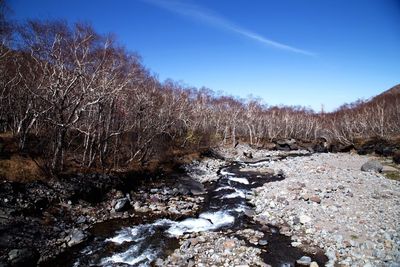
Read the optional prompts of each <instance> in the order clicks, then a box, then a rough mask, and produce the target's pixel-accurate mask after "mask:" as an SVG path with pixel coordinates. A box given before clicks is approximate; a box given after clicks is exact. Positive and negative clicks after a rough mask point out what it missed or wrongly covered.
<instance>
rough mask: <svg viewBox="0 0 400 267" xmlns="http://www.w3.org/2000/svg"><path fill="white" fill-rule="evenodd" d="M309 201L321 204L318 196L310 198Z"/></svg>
mask: <svg viewBox="0 0 400 267" xmlns="http://www.w3.org/2000/svg"><path fill="white" fill-rule="evenodd" d="M310 201H312V202H315V203H318V204H319V203H321V199H320V198H319V197H318V196H311V197H310Z"/></svg>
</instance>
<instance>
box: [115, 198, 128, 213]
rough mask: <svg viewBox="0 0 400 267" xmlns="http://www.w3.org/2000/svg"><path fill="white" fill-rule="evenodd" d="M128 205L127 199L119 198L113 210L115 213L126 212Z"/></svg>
mask: <svg viewBox="0 0 400 267" xmlns="http://www.w3.org/2000/svg"><path fill="white" fill-rule="evenodd" d="M129 207H130V203H129V200H128V199H127V198H121V199H118V200H117V203H115V205H114V210H115V211H117V212H121V211H126V210H127V209H129Z"/></svg>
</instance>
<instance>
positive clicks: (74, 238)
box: [65, 229, 88, 247]
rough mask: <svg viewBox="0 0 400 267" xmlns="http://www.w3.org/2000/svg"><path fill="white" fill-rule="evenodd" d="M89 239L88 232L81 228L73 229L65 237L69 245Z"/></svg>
mask: <svg viewBox="0 0 400 267" xmlns="http://www.w3.org/2000/svg"><path fill="white" fill-rule="evenodd" d="M87 239H88V234H87V233H86V232H84V231H82V230H79V229H73V230H72V231H71V232H70V234H69V235H68V236H67V238H66V239H65V241H66V243H67V245H68V246H69V247H72V246H75V245H78V244H81V243H83V242H85V241H86V240H87Z"/></svg>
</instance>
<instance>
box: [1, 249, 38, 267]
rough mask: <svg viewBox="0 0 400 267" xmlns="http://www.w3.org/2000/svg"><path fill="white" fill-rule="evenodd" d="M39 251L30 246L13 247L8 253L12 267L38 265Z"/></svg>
mask: <svg viewBox="0 0 400 267" xmlns="http://www.w3.org/2000/svg"><path fill="white" fill-rule="evenodd" d="M38 260H39V253H38V252H37V251H36V250H34V249H30V248H22V249H13V250H11V251H10V252H9V253H8V261H9V263H10V266H12V267H20V266H21V267H25V266H27V267H29V266H36V263H37V262H38Z"/></svg>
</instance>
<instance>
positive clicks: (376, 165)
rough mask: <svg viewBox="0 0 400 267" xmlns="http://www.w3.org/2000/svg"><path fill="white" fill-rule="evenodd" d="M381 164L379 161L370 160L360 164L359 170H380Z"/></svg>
mask: <svg viewBox="0 0 400 267" xmlns="http://www.w3.org/2000/svg"><path fill="white" fill-rule="evenodd" d="M382 169H383V166H382V164H381V163H380V162H379V161H376V160H370V161H367V162H366V163H364V164H363V165H362V166H361V170H362V171H365V172H382Z"/></svg>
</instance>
